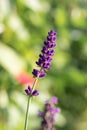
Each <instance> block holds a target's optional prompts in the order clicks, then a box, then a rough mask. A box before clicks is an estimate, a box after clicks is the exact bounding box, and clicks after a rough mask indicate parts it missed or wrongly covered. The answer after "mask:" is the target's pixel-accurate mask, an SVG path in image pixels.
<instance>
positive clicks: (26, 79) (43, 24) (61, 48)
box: [0, 0, 87, 130]
mask: <svg viewBox="0 0 87 130" xmlns="http://www.w3.org/2000/svg"><path fill="white" fill-rule="evenodd" d="M86 11H87V1H86V0H0V130H23V129H24V119H25V111H26V104H27V97H26V96H25V95H24V89H25V88H26V87H27V85H28V84H29V85H32V84H33V80H34V79H33V77H32V74H31V72H32V69H33V68H36V65H35V61H37V59H38V55H39V53H40V50H41V47H42V45H43V41H44V40H45V38H46V35H47V33H48V31H49V30H50V29H54V30H55V31H56V32H57V42H56V44H57V47H56V48H55V56H54V58H53V61H52V65H51V70H50V71H49V72H47V76H46V77H45V78H43V79H40V80H39V82H38V84H37V88H38V90H39V93H40V95H39V96H38V97H36V98H34V99H33V100H32V103H31V107H30V117H29V129H32V130H38V129H40V122H41V120H40V119H39V118H38V116H37V113H38V110H40V109H43V105H44V102H45V100H46V99H48V98H50V97H52V96H57V97H58V99H59V102H58V105H57V106H59V107H60V108H61V113H60V114H59V115H58V116H57V117H56V130H87V12H86Z"/></svg>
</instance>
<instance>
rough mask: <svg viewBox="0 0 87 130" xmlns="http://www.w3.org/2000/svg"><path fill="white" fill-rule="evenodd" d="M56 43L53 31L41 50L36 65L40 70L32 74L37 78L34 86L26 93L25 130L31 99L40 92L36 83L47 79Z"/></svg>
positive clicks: (35, 70)
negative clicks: (36, 87)
mask: <svg viewBox="0 0 87 130" xmlns="http://www.w3.org/2000/svg"><path fill="white" fill-rule="evenodd" d="M55 41H56V32H55V31H54V30H51V31H50V32H48V35H47V38H46V40H45V41H44V46H43V48H42V50H41V54H40V55H39V59H38V61H36V64H37V65H38V67H40V70H37V69H33V71H32V74H33V76H34V78H35V80H34V83H33V86H32V87H30V86H28V88H27V89H25V92H26V94H27V96H28V103H27V110H26V117H25V126H24V130H27V127H28V116H29V106H30V101H31V98H32V97H33V96H38V95H39V93H38V91H37V90H36V89H35V86H36V83H37V81H38V79H39V78H43V77H45V76H46V72H47V71H48V70H49V69H50V65H51V61H52V56H53V55H54V49H53V48H54V47H55V46H56V44H55Z"/></svg>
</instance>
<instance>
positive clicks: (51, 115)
mask: <svg viewBox="0 0 87 130" xmlns="http://www.w3.org/2000/svg"><path fill="white" fill-rule="evenodd" d="M57 100H58V99H57V97H53V98H52V99H51V100H47V101H46V103H45V106H44V111H43V112H42V111H39V113H38V115H39V117H41V118H42V121H41V130H54V124H55V115H56V114H58V113H59V112H60V108H56V107H55V106H54V105H55V104H56V103H57Z"/></svg>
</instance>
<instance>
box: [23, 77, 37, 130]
mask: <svg viewBox="0 0 87 130" xmlns="http://www.w3.org/2000/svg"><path fill="white" fill-rule="evenodd" d="M38 78H39V77H37V78H36V79H35V80H34V83H33V86H32V91H33V90H34V88H35V85H36V83H37V80H38ZM31 97H32V96H29V97H28V103H27V110H26V117H25V127H24V130H27V127H28V115H29V106H30V100H31Z"/></svg>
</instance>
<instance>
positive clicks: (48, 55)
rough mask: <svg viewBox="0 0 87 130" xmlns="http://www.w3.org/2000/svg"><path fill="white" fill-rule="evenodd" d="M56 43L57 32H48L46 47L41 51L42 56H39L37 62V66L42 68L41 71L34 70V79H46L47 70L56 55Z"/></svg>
mask: <svg viewBox="0 0 87 130" xmlns="http://www.w3.org/2000/svg"><path fill="white" fill-rule="evenodd" d="M55 41H56V32H55V31H54V30H51V31H50V32H48V36H47V39H46V41H45V42H44V46H43V48H42V50H41V54H40V55H39V59H38V61H36V64H37V65H38V66H39V67H41V69H40V70H37V69H33V72H32V74H33V75H34V77H41V78H42V77H45V75H46V74H45V70H46V71H47V70H49V69H50V65H51V61H52V56H53V55H54V47H55V46H56V44H55Z"/></svg>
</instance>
